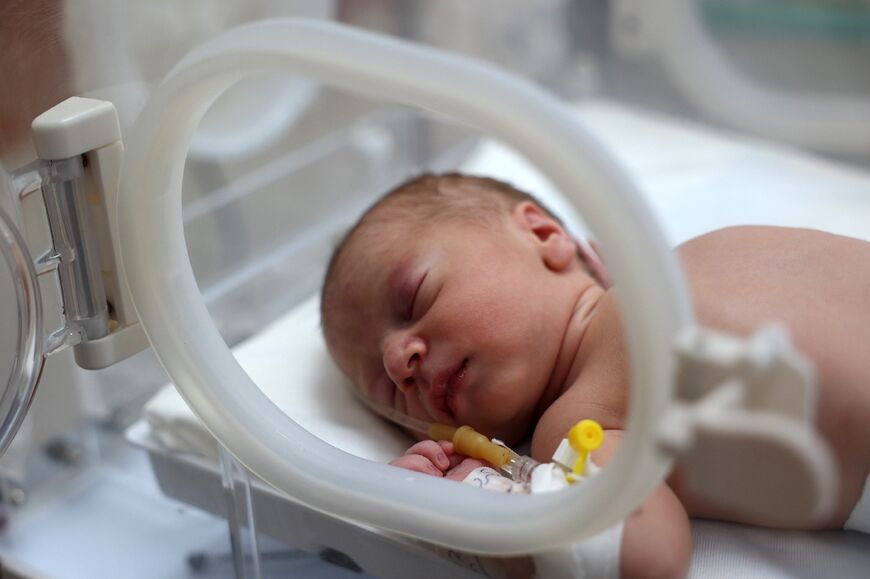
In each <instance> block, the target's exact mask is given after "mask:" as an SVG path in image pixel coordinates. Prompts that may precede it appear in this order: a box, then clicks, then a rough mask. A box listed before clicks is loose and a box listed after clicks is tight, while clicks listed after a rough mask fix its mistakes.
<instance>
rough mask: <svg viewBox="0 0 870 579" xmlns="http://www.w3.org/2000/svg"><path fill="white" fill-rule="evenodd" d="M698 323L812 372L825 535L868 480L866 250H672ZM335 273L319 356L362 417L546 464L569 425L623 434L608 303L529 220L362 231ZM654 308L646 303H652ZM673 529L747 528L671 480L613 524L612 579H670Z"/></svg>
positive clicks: (431, 464)
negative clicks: (331, 365) (398, 422)
mask: <svg viewBox="0 0 870 579" xmlns="http://www.w3.org/2000/svg"><path fill="white" fill-rule="evenodd" d="M677 253H678V256H679V259H680V261H681V263H682V265H683V267H684V271H685V274H686V277H687V280H688V283H689V287H690V291H691V294H692V297H693V300H694V307H695V314H696V316H697V318H698V320H699V322H700V323H702V324H704V325H706V326H709V327H713V328H718V329H722V330H727V331H731V332H736V333H739V334H744V335H745V334H749V333H750V332H752V331H753V330H754V329H755V328H757V327H758V326H759V325H760V324H762V323H764V322H768V321H772V320H775V321H778V322H781V323H783V324H784V325H785V326H786V327H788V328H789V330H790V332H791V335H792V339H793V341H794V343H795V345H796V347H797V348H798V349H799V350H801V351H802V352H803V353H805V354H806V355H807V356H808V357H809V358H810V359H812V360H813V362H814V363H815V365H816V372H817V378H818V382H819V392H820V396H819V406H818V412H817V418H818V426H819V429H820V430H821V432H822V433H823V435H824V436H825V437H826V438H827V440H828V442H829V443H830V445H831V447H832V449H833V451H834V453H835V456H836V458H837V461H838V464H839V467H840V474H841V476H840V494H839V500H838V506H837V509H836V513H835V516H834V517H833V518H832V519H831V520H830V521H827V522H825V523H824V525H823V527H824V528H840V527H841V526H842V525H843V523H844V522H845V520H846V519H847V518H848V516H849V513H850V512H851V510H852V507H853V506H854V504H855V502H856V501H857V499H858V498H859V496H860V494H861V490H862V488H863V484H864V481H865V479H866V477H867V474H868V470H870V364H867V363H866V362H865V360H864V357H866V355H867V353H868V347H870V244H868V243H865V242H862V241H858V240H855V239H851V238H845V237H840V236H836V235H830V234H825V233H820V232H817V231H810V230H799V229H786V228H773V227H735V228H728V229H724V230H720V231H716V232H713V233H710V234H707V235H704V236H701V237H699V238H696V239H694V240H691V241H689V242H687V243H685V244H683V245H682V246H680V247H679V248H678V249H677ZM342 259H343V262H342V264H341V266H340V267H339V268H337V272H338V276H337V280H336V281H335V284H334V287H335V291H334V294H333V295H332V297H331V298H330V313H329V319H328V320H325V321H324V328H325V332H326V338H327V343H328V345H329V349H330V352H331V354H332V355H333V357H334V358H335V360H336V362H337V363H338V365H339V366H340V367H341V369H342V370H343V371H344V372H345V373H346V374H347V375H348V376H349V377H350V378H351V379H352V380H353V381H354V383H355V384H357V385H358V386H359V387H360V388H362V389H363V391H364V392H365V393H366V394H368V395H369V396H372V397H373V398H375V399H376V400H378V401H380V402H382V403H385V404H388V405H391V406H393V407H395V408H397V409H399V410H401V411H402V412H405V413H407V414H409V415H411V416H415V417H418V418H422V419H424V420H428V421H437V422H443V423H450V424H468V425H470V426H472V427H474V428H475V429H477V430H478V431H480V432H484V433H486V434H487V435H489V436H494V437H498V438H500V439H502V440H504V441H506V442H507V443H509V444H510V443H515V442H518V441H520V440H522V439H524V438H526V437H527V436H528V435H529V434H531V436H532V455H533V456H534V457H535V458H536V459H537V460H540V461H548V460H549V458H550V456H551V455H552V452H553V450H554V449H555V447H556V446H557V445H558V443H559V441H560V440H561V439H562V438H563V437H564V436H565V434H566V432H567V430H568V429H569V428H570V427H571V426H572V425H573V424H574V423H575V422H576V421H577V420H579V419H581V418H592V419H595V420H597V421H598V422H599V423H601V424H602V426H603V427H604V428H605V430H606V431H608V434H607V436H606V437H605V444H604V445H603V446H602V448H601V449H600V450H599V451H598V452H597V453H596V454H595V457H594V458H595V460H596V462H598V463H599V464H605V463H606V462H607V460H608V459H609V457H610V456H611V455H612V453H613V452H614V450H615V448H616V445H617V444H618V441H619V438H620V431H621V430H622V428H623V426H624V419H625V416H626V411H627V401H628V395H629V380H628V368H627V360H628V359H627V353H626V351H625V343H624V340H623V336H622V328H621V323H620V316H619V311H618V308H617V304H616V300H615V294H614V292H613V290H612V289H605V288H604V287H602V286H601V285H600V284H599V283H598V282H597V281H596V279H595V278H594V277H593V276H592V275H591V274H590V272H589V270H588V269H587V268H586V267H584V264H583V263H581V261H580V259H579V258H578V256H577V252H576V246H575V244H574V241H573V240H572V239H571V237H570V236H569V235H568V234H567V233H566V232H565V231H564V229H563V228H562V226H561V225H560V224H559V223H558V222H556V221H555V220H553V219H552V218H551V217H549V216H548V214H547V213H546V212H544V211H543V210H541V209H540V208H539V207H538V206H536V205H535V204H534V203H531V202H527V201H523V202H521V203H519V204H517V205H515V206H514V207H513V208H512V209H510V210H509V211H508V210H506V211H505V214H504V215H503V216H502V218H501V219H500V220H499V221H498V223H497V224H495V225H492V226H481V225H480V224H478V223H469V222H467V221H463V220H447V221H441V222H439V223H438V224H437V226H434V225H433V226H431V227H419V226H412V225H410V224H407V223H401V222H397V223H394V224H391V226H390V227H388V228H385V227H379V228H378V231H377V232H376V233H375V232H373V231H370V230H369V231H367V230H366V229H365V228H362V229H360V230H359V231H358V232H357V233H356V235H355V237H354V238H353V239H351V240H350V241H349V243H348V244H347V246H346V247H345V250H344V256H343V258H342ZM650 306H651V307H654V304H650ZM463 458H464V457H461V456H458V455H456V454H455V453H453V450H452V447H451V446H450V445H449V443H435V442H432V441H427V442H421V443H418V444H417V445H415V446H413V447H412V448H411V449H409V451H408V453H406V455H405V456H403V457H400V458H398V459H396V460H395V461H393V463H392V464H395V465H397V466H402V467H405V468H410V469H412V470H417V471H420V472H428V473H430V474H433V475H435V476H444V475H446V476H447V477H448V478H452V479H457V480H461V479H462V478H464V476H465V474H467V473H468V472H469V471H470V470H472V469H473V468H474V467H475V466H477V465H478V464H479V463H477V462H476V461H470V460H463ZM688 516H698V517H709V518H716V519H722V520H729V521H736V522H749V523H753V524H764V521H759V520H746V519H745V518H741V517H740V516H738V515H737V514H736V513H731V512H729V511H728V510H727V509H724V508H721V507H719V506H718V505H715V504H705V503H703V502H701V501H699V500H697V499H695V498H694V497H693V496H692V495H691V493H689V492H688V491H687V490H686V489H685V488H684V487H683V486H682V485H681V484H680V476H679V473H678V472H676V473H673V474H672V476H671V477H670V478H669V480H668V483H667V484H662V485H661V486H660V487H659V488H658V489H657V490H656V491H655V492H654V493H653V494H652V495H651V496H650V497H649V498H648V499H647V501H646V502H645V503H644V504H643V505H642V506H641V507H640V508H639V509H638V510H637V511H636V512H635V513H634V514H633V515H632V516H631V517H629V518H628V519H627V520H626V522H625V528H624V534H623V542H622V547H621V552H620V572H621V574H622V576H623V577H626V578H631V577H678V576H682V575H684V574H685V572H686V570H687V567H688V561H689V558H690V551H691V538H690V531H689V524H688Z"/></svg>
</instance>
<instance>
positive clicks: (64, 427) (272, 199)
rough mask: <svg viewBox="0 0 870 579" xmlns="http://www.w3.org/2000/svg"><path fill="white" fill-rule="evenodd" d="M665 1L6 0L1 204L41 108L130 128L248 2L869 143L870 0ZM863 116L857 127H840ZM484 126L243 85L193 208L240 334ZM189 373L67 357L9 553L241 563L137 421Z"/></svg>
mask: <svg viewBox="0 0 870 579" xmlns="http://www.w3.org/2000/svg"><path fill="white" fill-rule="evenodd" d="M652 4H654V3H652V2H644V1H643V0H634V1H632V0H610V1H606V0H575V1H571V0H536V1H532V0H476V1H475V2H465V1H462V0H441V1H439V2H427V1H424V0H354V1H351V0H344V1H340V0H336V1H327V0H322V1H318V0H310V1H306V0H287V1H282V0H244V1H243V0H234V1H229V0H228V1H225V2H214V1H211V0H189V1H186V2H177V1H174V0H153V1H149V2H134V1H117V0H67V1H62V0H4V1H3V2H2V3H0V207H2V208H3V209H4V210H5V211H6V212H7V213H8V214H9V215H11V216H12V219H13V221H15V220H16V218H20V209H18V208H17V205H16V203H17V201H16V199H17V195H18V194H19V193H20V191H19V190H18V187H19V185H18V181H17V179H18V176H20V175H22V174H25V173H26V172H27V171H28V170H29V167H31V166H32V165H31V164H32V163H33V162H34V161H35V160H36V153H35V150H34V146H33V143H32V139H31V133H30V123H31V121H32V120H33V118H34V117H35V116H37V115H38V114H40V113H41V112H43V111H45V110H47V109H48V108H50V107H52V106H53V105H55V104H57V103H58V102H60V101H62V100H64V99H65V98H67V97H69V96H73V95H79V96H88V97H93V98H97V99H105V100H109V101H111V102H112V103H113V104H114V105H115V107H116V108H117V110H118V113H119V117H120V121H121V128H122V131H127V130H129V128H130V127H131V125H132V123H133V121H134V120H135V118H136V115H137V113H138V111H139V110H140V109H141V107H142V106H143V103H144V102H146V100H147V99H148V96H149V94H150V93H151V91H152V90H153V88H154V87H155V86H156V85H157V84H159V82H160V80H161V79H162V78H163V76H164V75H165V74H166V73H167V72H168V71H169V70H170V68H171V67H172V65H173V64H174V63H175V62H176V61H177V60H178V59H180V58H181V57H182V56H183V55H184V54H185V53H186V52H187V51H189V50H190V49H191V48H193V47H194V46H196V45H198V44H200V43H202V42H204V41H206V40H208V39H210V38H212V37H214V36H216V35H218V34H219V33H220V32H222V31H224V30H227V29H229V28H231V27H233V26H236V25H239V24H242V23H244V22H248V21H252V20H258V19H262V18H270V17H287V16H300V17H310V18H319V19H326V20H334V21H338V22H342V23H346V24H349V25H352V26H356V27H360V28H364V29H367V30H372V31H378V32H382V33H384V34H388V35H393V36H397V37H401V38H405V39H411V40H413V41H416V42H420V43H423V44H427V45H431V46H435V47H438V48H442V49H446V50H449V51H452V52H457V53H461V54H466V55H469V56H472V57H475V58H478V59H481V60H484V61H487V62H491V63H493V64H496V65H498V66H500V67H504V68H507V69H509V70H511V71H513V72H514V73H516V74H518V75H521V76H524V77H526V78H528V79H530V80H532V81H533V82H535V83H537V84H539V85H540V86H542V87H545V88H546V89H547V90H549V91H551V92H553V93H555V94H556V95H558V96H559V97H560V98H562V99H564V100H566V101H570V102H583V101H585V100H591V99H596V100H607V101H613V102H617V103H620V104H622V105H625V106H628V107H632V108H638V109H642V110H645V111H651V112H653V113H654V114H657V115H666V116H670V117H675V118H679V119H682V120H685V121H689V122H693V123H700V124H704V125H708V126H711V127H715V128H716V129H717V130H722V131H726V132H729V131H733V132H735V133H741V134H746V133H749V134H751V135H752V137H751V138H758V139H771V140H774V141H778V142H780V143H783V144H785V145H786V146H789V147H796V148H800V149H801V150H803V151H805V152H807V153H809V154H812V155H814V156H818V157H821V158H825V159H830V160H833V161H835V162H837V163H842V164H845V165H849V166H853V167H855V168H857V169H859V170H860V169H866V168H867V167H868V165H870V146H868V140H867V137H866V136H865V137H864V138H863V140H862V137H861V135H860V134H858V133H859V132H863V133H865V134H870V130H868V128H867V124H866V123H865V124H864V125H863V128H862V129H859V127H858V126H856V122H854V120H852V118H853V117H849V113H850V111H853V110H857V111H858V112H857V113H855V114H856V116H855V117H854V119H861V118H863V119H864V120H865V121H866V120H867V117H866V116H863V117H862V116H861V114H863V112H862V110H861V109H860V107H861V106H862V103H863V106H864V107H866V106H868V105H867V103H868V101H870V66H868V63H870V1H868V0H827V1H826V0H815V1H810V0H793V1H786V0H757V1H752V0H697V1H696V2H694V3H691V2H671V1H669V2H663V3H661V5H662V6H664V5H669V6H671V7H672V8H673V11H671V8H667V9H664V8H662V6H659V4H658V3H656V9H653V8H651V6H650V5H652ZM678 8H679V10H678ZM699 43H700V44H699ZM708 53H709V54H708ZM693 59H694V60H693ZM719 65H722V66H723V67H724V68H721V69H719V68H717V66H719ZM738 89H740V90H738ZM457 90H461V87H457ZM735 91H736V92H735ZM792 101H796V102H792ZM771 103H774V106H773V110H774V112H776V111H779V110H782V111H787V110H790V107H795V108H794V110H796V111H802V110H815V111H818V112H819V115H818V116H819V118H822V119H824V118H826V117H825V115H827V114H828V113H830V114H831V115H832V116H833V117H836V118H834V120H833V121H832V122H833V123H834V124H833V125H832V126H834V127H835V128H834V129H832V130H828V131H821V132H820V131H819V130H818V129H817V128H815V127H801V126H799V125H801V122H800V121H801V119H800V118H799V119H794V120H793V122H792V121H782V122H778V121H777V120H776V119H775V118H773V117H775V116H776V115H775V114H767V113H765V109H764V106H770V104H771ZM856 103H857V104H856ZM804 105H806V106H807V107H811V108H810V109H806V108H800V107H801V106H804ZM864 110H866V109H864ZM759 116H762V117H764V118H761V119H759V118H758V117H759ZM810 116H813V115H810ZM766 121H770V122H769V123H768V122H766ZM836 123H839V124H836ZM849 125H852V128H853V129H855V130H853V131H852V133H853V134H851V135H850V134H847V133H848V131H846V130H845V129H843V130H841V129H838V128H836V127H842V126H846V127H847V128H848V126H849ZM480 139H481V135H479V134H477V133H476V132H474V131H473V130H471V129H469V128H467V127H461V126H457V125H455V124H452V123H450V122H449V121H446V120H444V119H440V118H433V117H431V116H429V115H427V114H424V113H422V112H420V111H417V110H413V109H408V108H404V107H399V106H394V105H391V104H390V103H382V102H372V101H369V100H366V99H364V98H360V97H359V96H356V95H352V94H347V93H343V92H339V91H335V90H332V89H330V88H327V87H323V86H319V85H318V84H317V83H316V82H314V81H312V80H310V79H305V78H296V77H289V76H278V75H276V76H263V77H257V78H253V79H250V80H249V81H246V82H245V83H243V84H241V85H238V86H237V87H235V88H233V89H232V90H231V91H229V92H228V93H226V94H225V95H224V96H222V97H221V98H220V99H219V100H218V101H217V102H216V103H215V105H214V106H213V108H212V109H211V110H210V111H209V113H208V114H207V116H206V118H205V120H204V121H203V123H202V125H201V126H200V127H199V129H198V132H197V134H196V136H195V138H194V141H193V143H192V145H191V149H190V153H189V157H188V161H187V166H186V169H185V176H184V222H185V231H186V235H187V243H188V250H189V253H190V257H191V261H192V264H193V267H194V270H195V272H196V275H197V280H198V282H199V284H200V288H201V290H202V293H203V295H204V297H205V299H206V301H207V304H208V306H209V308H210V310H211V312H212V315H213V317H214V319H215V321H216V323H217V324H218V326H219V328H220V329H221V331H222V333H223V335H224V337H225V339H226V340H227V342H228V343H229V344H231V345H232V344H236V343H238V342H239V341H241V340H243V339H245V338H247V337H249V336H251V335H252V334H254V333H255V332H257V331H258V330H259V329H261V328H262V327H264V326H265V325H266V324H268V323H269V322H270V321H271V320H273V319H275V318H276V317H277V316H279V315H280V314H281V313H282V312H284V311H286V310H287V309H288V308H290V307H291V306H293V305H294V304H296V303H298V302H299V301H300V300H301V299H302V298H304V297H306V296H308V295H310V294H311V293H312V292H314V291H316V290H317V288H318V285H319V282H320V277H321V275H322V273H323V267H324V265H323V264H324V262H325V259H326V257H327V256H328V254H329V252H330V250H331V248H332V246H333V245H334V243H335V241H336V239H337V236H338V235H339V232H340V231H341V230H342V229H343V228H344V227H346V226H347V225H348V224H349V223H350V222H351V221H352V219H353V218H354V216H355V215H356V214H357V213H358V212H359V210H360V209H361V208H363V207H364V206H365V205H367V204H368V203H370V202H371V200H373V199H374V198H375V197H376V196H378V195H379V194H380V193H382V192H384V191H385V190H387V189H388V188H390V187H391V186H393V185H395V184H397V183H398V182H399V181H401V180H403V179H405V178H407V177H408V176H411V175H414V174H417V173H420V172H422V171H438V170H447V169H453V168H455V167H458V166H460V165H461V164H462V162H463V161H464V160H466V159H467V158H468V156H469V155H470V154H472V152H473V151H474V150H475V147H476V145H477V144H478V142H479V140H480ZM661 146H662V147H667V146H668V144H667V143H662V145H661ZM335 208H341V210H340V211H336V210H335ZM324 216H326V217H324ZM13 295H14V290H13V289H12V285H11V281H10V280H9V270H8V268H7V267H6V265H5V263H0V379H2V380H5V377H6V376H8V375H10V374H11V371H12V370H11V369H12V366H13V363H14V360H15V357H16V355H17V351H16V343H17V331H18V330H17V324H16V320H17V314H16V308H15V302H14V299H13V298H12V296H13ZM167 381H168V379H167V377H166V376H165V374H164V373H163V371H162V369H161V368H160V365H159V364H158V362H157V361H156V359H155V358H154V356H153V354H152V353H151V352H150V351H145V352H142V353H140V354H137V355H135V356H133V357H132V358H129V359H127V360H125V361H124V362H122V363H119V364H116V365H115V366H112V367H110V368H107V369H105V370H100V371H86V370H82V369H80V368H78V367H77V366H76V365H75V363H74V361H73V356H72V352H71V350H66V351H63V352H60V353H58V354H55V355H53V356H52V357H51V358H50V359H49V361H48V364H47V366H46V369H45V372H44V375H43V378H42V381H41V383H40V386H39V389H38V390H37V394H36V397H35V399H34V400H33V404H32V407H31V410H30V412H29V415H28V419H27V421H26V422H25V424H24V426H23V427H22V429H21V431H20V433H19V434H18V436H17V438H16V440H15V441H14V443H13V446H12V447H11V448H10V450H9V452H7V454H6V455H5V456H4V457H3V458H2V460H0V560H2V562H3V566H4V568H6V569H8V570H9V571H8V572H9V573H10V574H11V573H13V572H14V573H17V574H20V575H21V576H30V577H58V578H72V577H188V576H190V577H194V576H196V577H202V576H208V577H218V576H232V567H231V565H229V564H228V563H227V561H228V559H227V558H226V553H227V551H228V549H229V547H228V543H227V537H226V524H225V522H224V521H223V520H221V519H217V518H213V517H212V516H211V515H208V514H206V513H204V512H201V511H198V510H196V509H193V508H191V507H188V506H184V505H182V504H181V503H176V502H174V501H172V500H171V499H168V498H166V497H164V496H162V495H161V493H160V492H159V490H158V489H157V487H156V485H155V483H154V481H153V478H152V475H151V472H150V470H149V469H148V467H147V464H146V458H145V457H144V455H143V454H142V453H141V451H139V450H137V449H134V448H132V447H130V446H129V445H128V444H127V443H126V442H125V441H124V439H123V436H122V433H123V431H124V429H125V428H126V427H127V426H128V425H130V424H131V423H132V422H133V421H135V420H137V419H138V418H139V417H140V416H141V412H142V407H143V404H144V403H145V402H146V401H147V400H148V399H149V398H150V397H151V396H152V395H153V394H154V393H155V392H156V391H157V390H158V389H159V388H160V387H161V386H162V385H164V384H165V383H166V382H167ZM2 383H3V382H0V384H2ZM264 548H265V549H266V551H268V548H269V547H268V545H266V547H264ZM281 549H283V550H281V551H280V552H281V553H284V555H282V556H280V557H277V556H276V558H275V561H273V562H272V563H270V564H271V565H276V566H277V567H275V568H276V569H281V571H275V573H276V574H275V576H284V575H283V574H284V573H289V572H290V571H288V569H292V572H293V573H296V574H297V576H300V577H307V576H318V577H321V576H333V575H334V576H344V574H347V575H348V576H349V575H350V574H352V572H351V571H349V570H347V569H345V568H342V567H340V566H334V565H332V564H330V563H323V562H322V561H320V560H319V559H317V558H316V557H310V556H307V555H302V554H295V553H293V552H288V551H287V550H286V547H282V548H281ZM221 553H223V555H221ZM287 553H290V554H289V555H287ZM222 557H223V558H222ZM324 558H326V559H329V557H328V556H326V557H324ZM4 576H5V575H4Z"/></svg>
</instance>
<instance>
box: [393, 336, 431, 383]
mask: <svg viewBox="0 0 870 579" xmlns="http://www.w3.org/2000/svg"><path fill="white" fill-rule="evenodd" d="M425 357H426V343H425V342H424V341H423V340H422V339H421V338H419V337H418V336H410V335H408V334H405V335H404V336H401V335H399V336H395V337H394V338H393V339H388V340H387V343H386V344H385V346H384V368H385V369H386V371H387V375H388V376H389V377H390V380H392V381H393V383H394V384H395V385H396V387H397V388H398V389H399V390H401V391H402V392H407V391H409V390H410V389H411V388H413V387H414V386H416V378H415V374H416V373H417V371H418V370H419V366H420V364H422V363H423V359H424V358H425Z"/></svg>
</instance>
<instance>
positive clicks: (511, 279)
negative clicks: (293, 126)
mask: <svg viewBox="0 0 870 579" xmlns="http://www.w3.org/2000/svg"><path fill="white" fill-rule="evenodd" d="M379 227H380V230H379V231H378V232H376V233H374V232H372V231H370V230H366V229H362V230H361V231H359V232H358V234H357V235H356V237H355V238H354V239H353V240H351V241H350V243H349V244H348V246H347V247H346V250H345V253H344V255H343V259H342V262H341V263H342V264H343V265H342V266H341V267H340V268H339V269H338V270H337V273H338V277H337V278H336V279H335V286H334V287H336V288H337V290H336V291H337V293H336V294H335V295H336V296H337V298H336V299H334V300H332V301H331V304H332V309H331V310H330V312H329V315H328V319H329V321H328V323H327V341H328V343H329V346H330V351H331V353H332V354H333V356H334V358H335V359H336V361H337V363H338V364H339V366H340V367H341V368H342V370H343V371H344V372H345V373H346V374H347V375H348V376H349V377H350V378H351V379H352V380H353V381H354V382H355V383H356V384H357V386H358V387H360V388H361V389H362V390H363V391H364V393H365V394H366V395H368V396H370V397H372V398H373V399H375V400H376V401H378V402H380V403H382V404H386V405H388V406H392V407H394V408H396V409H398V410H400V411H401V412H404V413H406V414H408V415H410V416H413V417H416V418H420V419H423V420H426V421H430V422H441V423H447V424H468V425H470V426H472V427H474V428H475V429H477V430H479V431H480V432H483V433H485V434H487V435H489V436H496V437H499V438H502V439H503V440H506V441H508V442H515V441H516V440H518V439H520V438H522V437H523V436H525V435H526V434H527V432H528V430H529V428H530V426H531V425H532V421H533V420H534V419H535V418H536V416H537V413H538V412H539V411H540V410H541V408H539V405H540V404H541V403H542V401H543V399H544V398H546V397H547V396H550V395H551V394H550V392H551V391H552V390H553V385H552V384H551V378H552V374H553V369H554V365H555V361H556V357H557V355H558V354H559V350H560V344H561V339H562V337H563V335H564V333H565V329H566V324H567V321H568V318H570V316H571V312H572V307H573V303H574V302H573V301H572V300H571V295H572V294H573V292H572V291H570V290H571V289H572V286H571V285H570V281H569V280H566V279H565V276H564V275H560V274H559V273H557V272H554V271H552V269H551V268H549V267H548V266H547V264H546V263H545V262H544V259H543V258H542V255H541V251H540V249H541V248H540V247H538V246H539V245H540V244H536V242H535V240H534V239H533V238H534V234H532V233H530V232H528V231H524V230H523V229H522V227H519V226H517V224H516V223H515V222H514V221H513V220H511V219H510V218H509V217H508V216H505V219H504V223H497V224H493V225H491V226H489V227H486V226H482V225H481V224H471V223H466V222H463V221H461V220H449V221H446V222H439V223H438V224H437V225H435V226H427V227H414V226H411V225H408V224H393V225H386V226H379ZM384 228H387V229H389V231H384ZM575 281H576V280H575ZM553 395H555V393H553Z"/></svg>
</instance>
